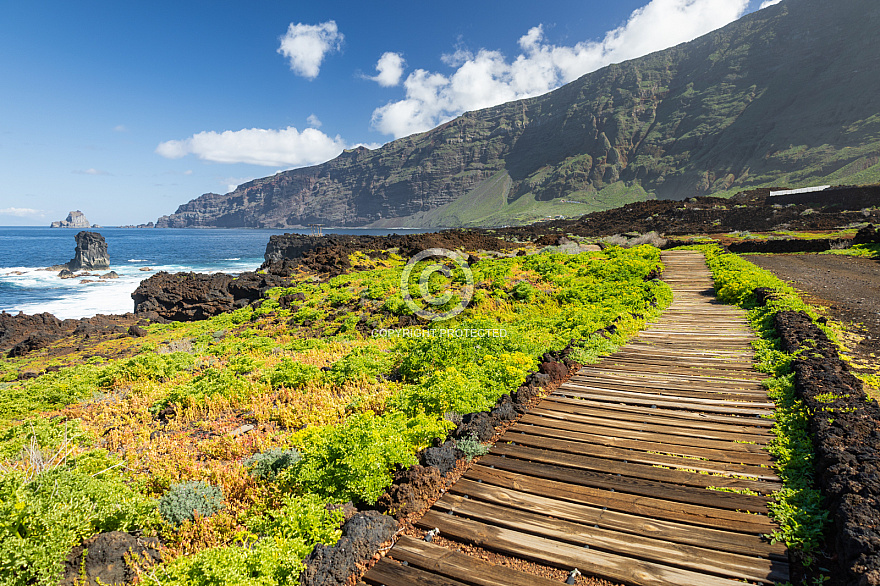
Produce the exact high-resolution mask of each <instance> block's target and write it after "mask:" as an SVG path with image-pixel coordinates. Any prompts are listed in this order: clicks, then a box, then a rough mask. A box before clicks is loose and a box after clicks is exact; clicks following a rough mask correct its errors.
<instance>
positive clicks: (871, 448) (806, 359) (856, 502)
mask: <svg viewBox="0 0 880 586" xmlns="http://www.w3.org/2000/svg"><path fill="white" fill-rule="evenodd" d="M773 321H774V326H775V328H776V331H777V333H778V334H779V336H780V339H781V345H782V350H783V351H785V352H788V353H795V352H798V351H800V354H799V355H798V356H797V357H796V358H795V360H794V361H793V362H792V370H793V372H794V374H795V376H794V386H795V394H796V395H797V397H798V398H799V399H801V400H803V402H804V404H805V406H806V408H807V411H808V414H809V420H810V432H811V436H812V439H813V446H814V449H815V454H816V480H817V484H818V485H819V488H820V489H821V491H822V495H823V498H824V501H825V506H826V509H827V510H828V511H829V513H830V517H831V523H830V526H829V528H828V530H827V532H826V535H825V543H826V548H827V549H828V551H827V552H826V553H827V555H828V557H829V558H830V560H831V562H832V563H833V564H835V565H836V566H837V567H836V568H831V576H832V581H831V584H841V585H846V586H868V585H877V584H880V405H878V403H877V401H875V400H874V399H871V398H870V397H869V396H868V395H867V394H866V393H865V390H864V386H863V384H862V381H861V380H859V379H858V378H856V377H855V376H854V375H853V374H852V373H851V372H850V371H849V368H848V366H847V364H846V363H845V362H844V361H843V360H842V359H841V358H840V354H839V353H838V351H837V347H836V346H835V344H834V343H833V342H832V341H831V340H829V339H828V336H826V335H825V332H823V331H822V330H821V329H820V328H819V327H818V326H816V324H815V323H813V321H812V319H810V317H809V316H808V315H807V314H806V313H804V312H802V311H798V312H795V311H780V312H778V313H776V314H775V315H774V318H773Z"/></svg>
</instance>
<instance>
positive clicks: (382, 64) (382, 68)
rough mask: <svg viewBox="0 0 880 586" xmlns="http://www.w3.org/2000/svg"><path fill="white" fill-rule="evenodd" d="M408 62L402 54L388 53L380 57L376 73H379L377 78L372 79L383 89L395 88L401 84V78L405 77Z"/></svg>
mask: <svg viewBox="0 0 880 586" xmlns="http://www.w3.org/2000/svg"><path fill="white" fill-rule="evenodd" d="M405 64H406V61H404V60H403V56H402V55H401V54H400V53H392V52H390V51H389V52H387V53H383V54H382V56H381V57H379V61H378V62H377V63H376V71H378V72H379V74H378V75H376V76H375V77H370V78H368V79H372V80H373V81H375V82H376V83H378V84H379V85H381V86H382V87H394V86H396V85H399V84H400V78H401V77H403V68H404V66H405Z"/></svg>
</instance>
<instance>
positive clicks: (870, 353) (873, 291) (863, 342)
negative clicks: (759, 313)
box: [745, 254, 880, 394]
mask: <svg viewBox="0 0 880 586" xmlns="http://www.w3.org/2000/svg"><path fill="white" fill-rule="evenodd" d="M745 258H747V259H748V260H750V261H751V262H753V263H755V264H756V265H758V266H759V267H762V268H765V269H767V270H769V271H772V272H773V273H774V274H776V275H777V276H778V277H779V278H780V279H783V280H784V281H786V282H788V283H790V284H791V285H792V286H794V287H795V288H797V289H798V290H800V291H802V292H804V293H806V295H807V299H808V301H810V302H811V303H813V304H816V305H820V306H822V307H826V308H827V310H826V313H827V315H828V317H830V318H832V319H834V320H836V321H838V322H840V323H842V324H843V325H844V326H845V327H846V329H847V333H848V335H847V336H846V339H845V340H844V343H845V344H846V346H847V355H848V357H849V358H850V359H851V360H852V364H853V366H854V367H855V369H856V371H857V372H860V373H867V374H880V366H878V360H877V356H878V355H880V261H877V260H871V259H867V258H855V257H850V256H836V255H827V254H775V255H769V256H746V257H745ZM875 394H876V393H875Z"/></svg>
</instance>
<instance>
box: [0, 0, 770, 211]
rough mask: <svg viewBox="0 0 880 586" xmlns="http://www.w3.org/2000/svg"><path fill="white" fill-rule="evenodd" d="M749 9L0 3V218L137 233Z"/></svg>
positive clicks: (487, 3) (715, 3) (638, 2)
mask: <svg viewBox="0 0 880 586" xmlns="http://www.w3.org/2000/svg"><path fill="white" fill-rule="evenodd" d="M777 1H778V0H777ZM771 2H773V0H771ZM767 3H768V2H763V4H767ZM773 3H775V2H773ZM761 5H762V2H761V0H618V1H617V2H614V3H607V2H598V1H593V0H581V1H577V2H575V1H569V0H563V1H555V2H551V3H539V2H534V1H533V0H531V1H520V0H505V1H504V2H501V1H496V0H476V1H474V0H471V1H468V2H464V1H458V0H455V1H447V2H443V3H421V2H412V1H408V2H397V1H395V2H350V1H346V2H343V1H338V2H333V1H325V2H299V1H290V0H288V1H286V2H280V1H274V0H261V1H260V2H251V3H245V2H233V1H221V0H214V1H210V2H209V1H205V2H192V1H186V0H178V1H175V2H167V1H165V0H154V1H151V2H140V1H137V0H132V1H128V2H119V1H118V0H116V1H112V2H109V1H107V2H99V1H89V0H84V1H82V2H70V1H67V0H64V1H61V0H53V1H44V0H30V1H27V2H12V1H11V0H9V1H4V2H0V225H48V224H49V222H51V221H53V220H59V219H64V217H65V216H66V215H67V212H68V211H70V210H74V209H80V210H82V211H83V212H84V213H85V214H86V216H87V217H88V218H89V220H90V221H92V222H93V223H99V224H102V225H119V224H128V223H144V222H147V221H150V220H155V219H156V218H157V217H158V216H160V215H163V214H168V213H171V212H173V211H174V210H176V209H177V206H178V205H180V204H182V203H185V202H186V201H189V200H190V199H192V198H195V197H197V196H199V195H201V194H202V193H206V192H217V193H226V192H227V191H230V190H231V189H232V188H233V186H235V185H237V184H239V183H243V182H244V181H247V180H250V179H253V178H256V177H264V176H267V175H271V174H273V173H275V172H277V171H279V170H283V169H290V168H294V167H301V166H305V165H310V164H316V163H320V162H323V161H325V160H328V159H330V158H333V157H334V156H336V155H337V154H338V153H339V152H341V150H342V148H350V147H352V146H355V145H358V144H364V145H367V146H370V147H375V146H378V145H381V144H384V143H386V142H388V141H390V140H393V139H394V138H396V137H399V136H405V135H407V134H411V133H413V132H418V131H423V130H427V129H428V128H431V127H433V126H435V125H436V124H438V123H440V122H443V121H445V120H448V119H450V118H451V117H454V116H456V115H458V114H460V113H461V112H463V111H467V110H474V109H477V108H481V107H486V106H490V105H494V104H496V103H501V102H504V101H508V100H510V99H517V98H521V97H526V96H531V95H538V94H541V93H545V92H546V91H549V90H551V89H554V88H555V87H558V86H559V85H562V84H563V83H565V82H567V81H570V80H572V79H575V78H577V77H579V76H580V75H582V74H584V73H587V72H589V71H592V70H595V69H597V68H599V67H601V66H604V65H606V64H608V63H612V62H619V61H623V60H626V59H630V58H634V57H638V56H640V55H642V54H645V53H648V52H651V51H654V50H659V49H663V48H666V47H668V46H672V45H675V44H677V43H680V42H684V41H687V40H690V39H692V38H695V37H697V36H699V35H701V34H704V33H705V32H708V31H710V30H713V29H715V28H718V27H720V26H723V25H725V24H727V23H728V22H731V21H732V20H735V19H736V18H738V17H739V16H741V15H743V14H745V13H747V12H750V11H753V10H757V9H758V8H759V7H760V6H761Z"/></svg>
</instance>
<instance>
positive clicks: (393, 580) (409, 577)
mask: <svg viewBox="0 0 880 586" xmlns="http://www.w3.org/2000/svg"><path fill="white" fill-rule="evenodd" d="M363 580H364V581H365V582H366V583H367V584H375V585H377V586H469V585H468V584H466V583H464V582H458V581H457V580H451V579H449V578H446V577H444V576H438V575H436V574H431V573H430V572H426V571H424V570H420V569H418V568H413V567H410V566H404V565H403V564H399V563H397V562H393V561H391V560H389V559H387V558H382V559H380V560H379V561H378V562H376V564H375V565H374V566H373V567H372V568H370V570H369V571H368V572H367V573H366V574H364V577H363Z"/></svg>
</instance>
